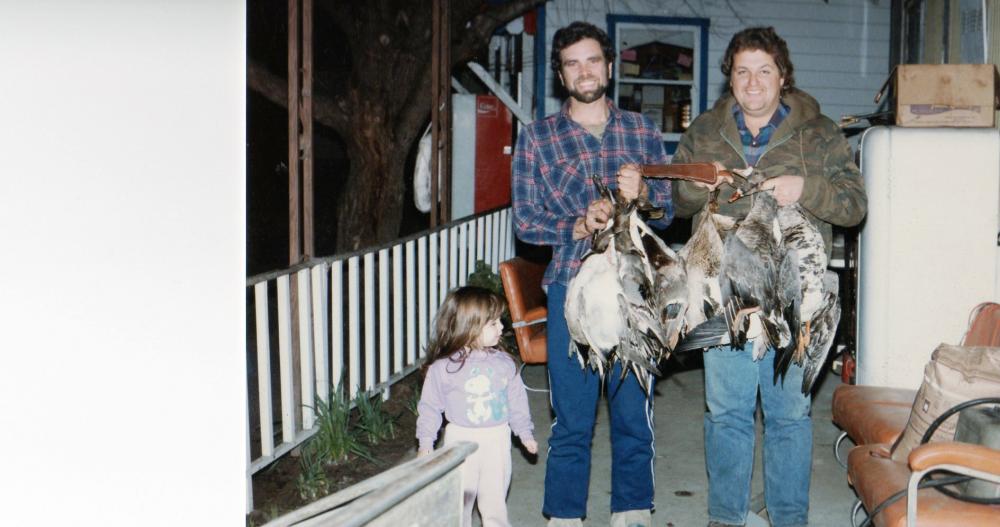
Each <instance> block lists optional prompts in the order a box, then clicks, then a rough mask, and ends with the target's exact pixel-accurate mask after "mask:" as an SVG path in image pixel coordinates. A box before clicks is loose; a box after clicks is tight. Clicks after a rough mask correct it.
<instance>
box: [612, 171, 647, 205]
mask: <svg viewBox="0 0 1000 527" xmlns="http://www.w3.org/2000/svg"><path fill="white" fill-rule="evenodd" d="M617 179H618V190H619V192H621V194H622V197H623V198H625V199H627V200H633V199H635V198H638V197H639V196H647V195H649V187H647V186H646V182H645V181H643V179H642V171H641V170H640V169H639V165H636V164H634V163H626V164H624V165H622V166H620V167H618V174H617Z"/></svg>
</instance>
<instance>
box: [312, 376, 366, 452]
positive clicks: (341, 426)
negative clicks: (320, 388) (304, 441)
mask: <svg viewBox="0 0 1000 527" xmlns="http://www.w3.org/2000/svg"><path fill="white" fill-rule="evenodd" d="M314 409H315V411H316V423H317V426H318V429H317V430H316V434H315V435H313V437H312V438H311V439H310V440H309V443H310V445H312V446H313V448H315V449H316V454H317V455H318V456H319V457H320V459H321V460H322V461H323V462H324V463H337V462H338V461H343V460H346V459H347V455H348V454H355V455H357V456H360V457H363V458H365V459H367V460H369V461H372V462H374V461H375V460H374V458H372V456H371V453H369V452H368V449H366V448H365V447H364V445H362V444H361V441H360V440H359V439H358V433H357V431H356V430H355V429H354V427H352V426H351V405H350V402H349V400H348V399H347V397H346V396H345V395H344V389H343V387H342V386H341V385H340V384H338V385H337V387H336V388H334V389H332V390H330V396H329V397H328V398H327V400H326V401H324V400H322V399H317V400H316V406H315V408H314Z"/></svg>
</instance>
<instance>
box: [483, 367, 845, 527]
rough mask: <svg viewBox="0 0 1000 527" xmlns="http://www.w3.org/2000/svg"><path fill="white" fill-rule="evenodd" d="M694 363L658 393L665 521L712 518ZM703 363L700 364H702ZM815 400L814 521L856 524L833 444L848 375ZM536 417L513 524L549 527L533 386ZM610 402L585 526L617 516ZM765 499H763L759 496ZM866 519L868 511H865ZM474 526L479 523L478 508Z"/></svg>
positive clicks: (830, 382)
mask: <svg viewBox="0 0 1000 527" xmlns="http://www.w3.org/2000/svg"><path fill="white" fill-rule="evenodd" d="M689 362H691V363H692V364H690V365H689V366H688V367H681V366H677V363H675V362H674V363H672V364H673V365H674V366H677V367H676V369H675V370H674V371H672V372H668V373H667V375H666V376H665V377H664V378H662V379H660V381H659V382H658V383H657V387H656V393H655V396H654V397H655V399H654V414H655V420H654V425H655V427H656V463H655V471H656V472H655V477H656V497H655V505H656V509H655V512H654V513H653V524H654V525H656V526H657V527H664V526H676V527H700V526H704V525H706V524H707V523H708V515H707V512H706V499H707V498H706V495H707V476H706V475H705V452H704V441H703V437H704V433H703V428H702V416H703V413H704V376H703V370H702V369H701V366H700V361H697V360H690V359H689ZM696 362H697V364H695V363H696ZM522 378H523V379H524V382H525V384H526V385H527V386H528V387H529V388H533V389H542V390H544V389H547V388H548V380H547V374H546V369H545V366H544V365H527V366H525V367H524V369H523V370H522ZM820 382H821V384H820V386H819V389H818V391H817V392H816V395H815V396H814V400H813V412H812V419H813V438H814V440H813V441H814V442H813V473H812V483H811V487H810V510H809V524H810V525H811V526H813V527H834V526H836V527H842V526H844V525H850V513H851V508H852V505H853V504H854V500H855V496H854V492H853V491H852V490H851V488H850V487H849V486H848V484H847V476H846V473H845V471H844V469H843V468H841V466H840V465H839V464H838V463H837V461H836V459H834V456H833V443H834V441H835V440H836V438H837V435H838V434H839V430H838V429H837V427H836V426H834V425H833V423H832V422H831V409H830V402H831V398H832V395H833V390H834V389H835V388H836V387H837V385H839V384H840V379H839V378H838V377H837V376H835V375H834V374H832V373H829V372H828V373H827V374H826V376H825V378H823V379H821V381H820ZM528 399H529V402H530V405H531V416H532V419H533V421H534V423H535V438H536V439H537V440H538V445H539V450H540V452H539V454H538V456H537V459H531V458H529V457H527V456H526V454H524V453H522V452H520V451H518V450H517V449H515V450H514V451H513V452H512V456H513V462H514V466H513V476H512V482H511V488H510V494H509V495H508V499H507V508H508V511H509V516H510V521H511V525H514V526H518V527H520V526H544V525H545V519H544V518H543V517H542V514H541V509H542V496H543V489H544V484H543V483H544V480H545V450H546V448H547V447H548V437H549V427H550V426H551V424H552V417H551V412H550V410H549V402H548V392H542V391H529V392H528ZM759 431H760V425H759V419H758V440H757V455H756V463H755V468H754V476H753V482H752V488H751V496H752V497H754V498H759V497H760V496H761V495H762V492H763V482H762V479H761V473H762V470H761V467H760V460H761V453H760V433H759ZM608 433H609V429H608V413H607V405H606V404H605V401H604V400H602V402H601V403H600V404H599V405H598V415H597V426H596V430H595V433H594V443H593V462H592V463H593V465H592V469H591V477H590V497H589V500H588V517H587V520H586V521H585V522H584V525H585V526H586V525H591V526H601V525H609V519H610V510H609V507H610V498H611V495H610V490H611V466H610V457H611V456H610V440H609V436H608ZM754 501H758V500H754ZM859 517H863V514H862V513H859ZM473 524H474V525H478V524H479V518H478V514H473ZM747 525H748V526H750V527H753V526H757V525H760V526H766V525H768V523H767V522H766V520H763V519H760V518H759V517H757V516H754V515H751V517H750V518H748V520H747Z"/></svg>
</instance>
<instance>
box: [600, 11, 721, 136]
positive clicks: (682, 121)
mask: <svg viewBox="0 0 1000 527" xmlns="http://www.w3.org/2000/svg"><path fill="white" fill-rule="evenodd" d="M608 33H609V36H610V37H611V41H612V43H613V45H614V48H615V65H614V80H613V82H614V92H613V97H614V99H615V103H616V104H617V105H618V107H619V108H622V109H624V110H631V111H634V112H640V113H642V114H644V115H646V116H647V117H649V118H650V120H652V121H653V123H654V124H656V125H658V126H659V127H660V130H661V131H662V132H663V140H664V141H665V142H666V143H667V150H668V151H669V152H673V151H674V150H675V149H676V147H677V142H678V141H680V137H681V133H683V132H684V130H686V129H687V127H688V125H690V124H691V121H692V120H693V119H694V118H695V117H696V116H697V115H698V114H699V113H701V112H703V111H705V104H706V100H707V99H706V95H707V93H706V92H707V90H706V86H705V85H706V84H707V76H708V69H707V65H708V20H707V19H704V18H668V17H654V16H632V15H608Z"/></svg>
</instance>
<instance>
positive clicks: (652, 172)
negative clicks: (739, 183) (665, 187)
mask: <svg viewBox="0 0 1000 527" xmlns="http://www.w3.org/2000/svg"><path fill="white" fill-rule="evenodd" d="M640 169H641V170H642V175H643V176H645V177H651V178H670V179H683V180H687V181H700V182H702V183H708V184H709V185H713V184H715V182H716V181H718V179H719V176H727V175H732V173H731V172H729V171H728V170H719V169H717V168H716V167H715V165H714V164H712V163H674V164H671V165H642V166H641V167H640Z"/></svg>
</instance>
